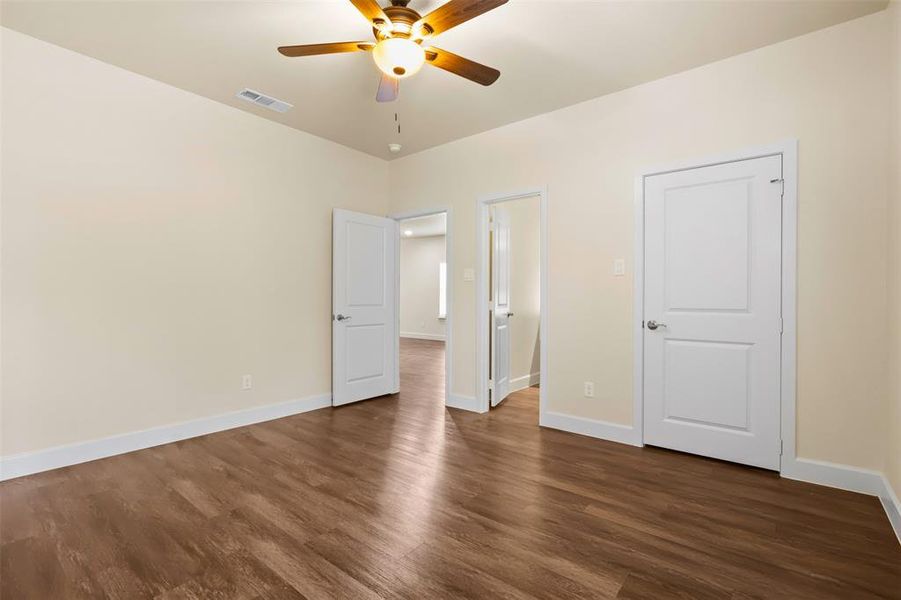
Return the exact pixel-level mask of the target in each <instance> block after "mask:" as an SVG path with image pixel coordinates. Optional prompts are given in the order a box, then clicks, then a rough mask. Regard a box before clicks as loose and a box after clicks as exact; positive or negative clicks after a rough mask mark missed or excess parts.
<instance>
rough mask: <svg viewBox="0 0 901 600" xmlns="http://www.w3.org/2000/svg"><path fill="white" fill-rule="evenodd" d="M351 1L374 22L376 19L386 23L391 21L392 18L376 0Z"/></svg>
mask: <svg viewBox="0 0 901 600" xmlns="http://www.w3.org/2000/svg"><path fill="white" fill-rule="evenodd" d="M350 3H351V4H353V5H354V6H355V7H357V10H358V11H360V13H361V14H362V15H363V16H364V17H366V18H367V19H368V20H369V22H371V23H373V24H375V22H376V21H382V22H383V23H385V24H390V23H391V19H389V18H388V15H386V14H385V11H383V10H382V7H381V6H379V5H378V2H376V1H375V0H350Z"/></svg>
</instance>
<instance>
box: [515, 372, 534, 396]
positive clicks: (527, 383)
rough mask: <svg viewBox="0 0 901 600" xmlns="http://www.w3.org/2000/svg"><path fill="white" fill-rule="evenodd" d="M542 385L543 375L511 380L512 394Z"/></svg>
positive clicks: (525, 376) (524, 376)
mask: <svg viewBox="0 0 901 600" xmlns="http://www.w3.org/2000/svg"><path fill="white" fill-rule="evenodd" d="M539 383H541V373H532V374H531V375H523V376H522V377H516V378H514V379H511V380H510V393H513V392H518V391H519V390H524V389H526V388H527V387H532V386H533V385H538V384H539Z"/></svg>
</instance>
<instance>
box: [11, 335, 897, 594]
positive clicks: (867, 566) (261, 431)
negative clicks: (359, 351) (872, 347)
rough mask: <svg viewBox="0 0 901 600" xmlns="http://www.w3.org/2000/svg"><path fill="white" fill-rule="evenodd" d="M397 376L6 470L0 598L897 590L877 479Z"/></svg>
mask: <svg viewBox="0 0 901 600" xmlns="http://www.w3.org/2000/svg"><path fill="white" fill-rule="evenodd" d="M402 351H403V352H404V354H405V359H404V360H403V361H402V363H403V365H404V367H403V369H404V373H403V381H402V384H401V393H400V394H398V395H394V396H386V397H382V398H377V399H373V400H369V401H366V402H359V403H356V404H350V405H347V406H343V407H341V408H337V409H331V408H326V409H322V410H317V411H314V412H309V413H306V414H301V415H296V416H293V417H288V418H284V419H278V420H276V421H270V422H268V423H261V424H258V425H253V426H250V427H242V428H239V429H233V430H230V431H224V432H221V433H216V434H213V435H208V436H204V437H200V438H195V439H192V440H186V441H183V442H178V443H175V444H168V445H165V446H160V447H157V448H151V449H148V450H142V451H139V452H132V453H130V454H125V455H121V456H116V457H112V458H109V459H106V460H99V461H95V462H91V463H85V464H82V465H78V466H74V467H70V468H67V469H59V470H56V471H50V472H47V473H42V474H39V475H33V476H30V477H23V478H20V479H15V480H12V481H7V482H4V483H2V484H0V502H2V511H0V597H2V598H4V599H6V598H10V599H12V598H67V599H68V598H104V597H112V598H129V599H136V598H151V597H159V598H185V597H186V598H247V599H252V598H298V599H299V598H354V599H357V598H359V599H376V598H409V599H420V598H442V599H443V598H460V597H467V598H632V599H634V598H653V599H663V598H691V599H708V598H723V599H730V600H738V599H741V600H750V599H752V598H786V599H788V598H790V599H792V600H798V599H805V598H811V599H814V598H815V599H817V600H824V599H827V598H844V599H849V598H853V599H855V600H856V599H863V598H898V595H899V590H901V547H899V545H898V542H897V540H896V539H895V537H894V534H893V533H892V530H891V527H890V525H889V523H888V520H887V518H886V516H885V513H884V512H883V510H882V507H881V506H880V505H879V501H878V500H877V499H876V498H872V497H868V496H861V495H858V494H852V493H849V492H842V491H839V490H834V489H829V488H824V487H819V486H815V485H810V484H806V483H801V482H797V481H790V480H785V479H780V478H779V476H778V475H777V474H775V473H770V472H766V471H761V470H758V469H751V468H745V467H741V466H737V465H732V464H728V463H724V462H719V461H715V460H707V459H704V458H698V457H693V456H688V455H685V454H679V453H674V452H668V451H665V450H657V449H654V448H633V447H631V446H624V445H621V444H615V443H612V442H604V441H601V440H596V439H592V438H588V437H583V436H579V435H573V434H569V433H564V432H561V431H555V430H552V429H542V428H539V427H537V426H536V422H537V411H538V403H537V400H536V398H535V397H536V396H537V389H527V390H522V391H521V392H517V393H515V394H512V395H511V396H510V397H509V398H508V399H507V400H506V401H505V402H504V403H503V404H502V405H501V406H500V407H499V408H498V409H496V410H492V411H491V412H490V413H488V414H482V415H480V414H475V413H470V412H465V411H460V410H454V409H447V408H445V407H444V405H443V403H442V402H441V401H440V399H439V398H438V397H437V396H438V395H439V394H440V393H441V392H440V390H441V389H442V388H443V386H442V385H441V384H440V383H441V381H442V380H443V375H442V373H443V362H442V360H441V355H442V354H443V348H442V347H441V345H440V344H436V343H434V342H431V343H429V342H418V341H411V342H410V343H406V342H405V343H404V344H403V346H402Z"/></svg>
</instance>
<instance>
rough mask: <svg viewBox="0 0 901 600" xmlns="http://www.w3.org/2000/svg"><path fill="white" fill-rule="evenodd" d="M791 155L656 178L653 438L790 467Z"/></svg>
mask: <svg viewBox="0 0 901 600" xmlns="http://www.w3.org/2000/svg"><path fill="white" fill-rule="evenodd" d="M781 180H782V159H781V156H778V155H777V156H769V157H764V158H756V159H752V160H744V161H739V162H732V163H726V164H722V165H716V166H710V167H703V168H698V169H691V170H686V171H678V172H674V173H667V174H663V175H656V176H652V177H648V178H646V179H645V286H644V289H645V298H644V315H643V318H644V319H645V326H644V438H645V442H646V443H648V444H653V445H656V446H663V447H666V448H672V449H675V450H682V451H685V452H691V453H694V454H701V455H704V456H710V457H714V458H720V459H724V460H729V461H733V462H738V463H743V464H748V465H754V466H758V467H764V468H767V469H778V468H779V463H780V455H781V435H780V419H779V415H780V377H781V375H780V340H781V329H782V319H781V317H782V312H781V311H782V304H781V280H782V241H781V240H782V184H781Z"/></svg>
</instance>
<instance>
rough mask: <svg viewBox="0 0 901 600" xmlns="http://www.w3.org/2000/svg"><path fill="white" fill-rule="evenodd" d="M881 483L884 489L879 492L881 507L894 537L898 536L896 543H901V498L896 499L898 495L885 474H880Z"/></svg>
mask: <svg viewBox="0 0 901 600" xmlns="http://www.w3.org/2000/svg"><path fill="white" fill-rule="evenodd" d="M882 483H883V486H884V489H883V492H882V493H881V494H879V500H880V501H882V508H884V509H885V514H886V515H887V516H888V520H889V523H891V524H892V529H894V530H895V537H897V538H898V543H899V544H901V500H898V495H897V494H895V490H894V489H893V488H892V484H891V483H889V480H888V479H886V477H885V475H883V476H882Z"/></svg>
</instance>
